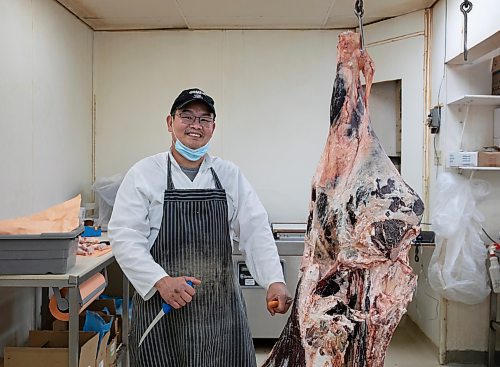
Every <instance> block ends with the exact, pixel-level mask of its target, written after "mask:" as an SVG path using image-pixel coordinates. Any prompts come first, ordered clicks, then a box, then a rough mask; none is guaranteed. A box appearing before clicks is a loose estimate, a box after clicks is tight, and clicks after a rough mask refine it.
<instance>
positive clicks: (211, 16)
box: [56, 0, 435, 30]
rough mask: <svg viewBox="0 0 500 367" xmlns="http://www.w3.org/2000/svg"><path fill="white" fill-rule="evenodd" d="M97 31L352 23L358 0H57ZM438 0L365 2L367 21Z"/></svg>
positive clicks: (315, 26)
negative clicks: (356, 0)
mask: <svg viewBox="0 0 500 367" xmlns="http://www.w3.org/2000/svg"><path fill="white" fill-rule="evenodd" d="M56 1H58V2H59V3H61V4H62V5H63V6H65V7H66V8H68V9H69V10H70V11H71V12H73V13H74V14H75V15H76V16H78V17H79V18H80V19H82V20H83V21H84V22H86V23H87V24H89V25H90V26H91V27H92V28H93V29H95V30H111V29H117V30H124V29H158V28H190V29H227V28H231V29H235V28H236V29H238V28H241V29H252V28H255V29H318V28H319V29H321V28H353V27H355V26H357V24H358V21H357V18H356V16H355V15H354V4H355V0H203V1H200V0H56ZM434 2H435V0H371V1H364V8H365V17H364V23H365V24H369V23H373V22H376V21H379V20H382V19H386V18H391V17H395V16H398V15H403V14H406V13H410V12H413V11H415V10H420V9H425V8H428V7H430V6H431V5H432V4H433V3H434Z"/></svg>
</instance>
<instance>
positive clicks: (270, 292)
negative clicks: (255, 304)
mask: <svg viewBox="0 0 500 367" xmlns="http://www.w3.org/2000/svg"><path fill="white" fill-rule="evenodd" d="M271 301H278V306H277V307H272V306H273V304H269V302H271ZM266 302H267V310H268V311H269V313H270V314H271V315H273V316H274V314H275V313H276V312H277V313H286V312H287V311H288V308H290V304H291V303H292V297H291V295H290V292H288V289H287V288H286V285H285V283H281V282H276V283H272V284H271V285H270V286H269V288H268V289H267V296H266Z"/></svg>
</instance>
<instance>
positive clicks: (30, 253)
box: [0, 226, 83, 274]
mask: <svg viewBox="0 0 500 367" xmlns="http://www.w3.org/2000/svg"><path fill="white" fill-rule="evenodd" d="M82 233H83V226H82V227H78V228H77V229H75V230H73V231H71V232H66V233H42V234H40V235H0V274H47V273H52V274H64V273H66V272H67V271H68V269H69V268H71V267H72V266H73V265H75V263H76V251H77V249H78V236H79V235H80V234H82Z"/></svg>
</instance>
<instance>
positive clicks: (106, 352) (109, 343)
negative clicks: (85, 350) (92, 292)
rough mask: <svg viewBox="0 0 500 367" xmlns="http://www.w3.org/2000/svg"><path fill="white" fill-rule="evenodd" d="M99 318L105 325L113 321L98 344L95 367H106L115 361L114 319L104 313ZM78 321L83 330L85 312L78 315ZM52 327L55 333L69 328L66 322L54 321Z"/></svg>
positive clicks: (115, 337) (115, 338)
mask: <svg viewBox="0 0 500 367" xmlns="http://www.w3.org/2000/svg"><path fill="white" fill-rule="evenodd" d="M89 307H90V306H89ZM101 317H102V318H103V319H104V321H105V322H106V323H109V322H110V321H113V325H112V326H111V329H110V331H108V332H107V333H106V334H104V336H103V337H102V339H101V341H100V342H99V345H98V352H97V358H96V361H95V367H108V366H111V365H113V363H114V362H115V361H116V349H117V336H116V331H115V330H116V317H114V316H110V315H106V314H104V313H102V314H101ZM79 319H80V325H79V329H80V330H81V329H83V325H84V324H85V312H83V313H82V314H80V317H79ZM52 327H53V329H54V330H55V331H67V330H68V328H69V323H68V322H67V321H61V320H54V322H53V323H52ZM92 367H93V366H92Z"/></svg>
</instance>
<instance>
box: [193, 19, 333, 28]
mask: <svg viewBox="0 0 500 367" xmlns="http://www.w3.org/2000/svg"><path fill="white" fill-rule="evenodd" d="M187 22H188V24H189V27H190V28H198V29H214V28H223V29H318V28H321V26H322V23H323V19H322V18H320V17H313V16H310V17H285V16H281V17H273V16H261V17H252V16H231V17H230V16H213V17H201V16H188V17H187Z"/></svg>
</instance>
